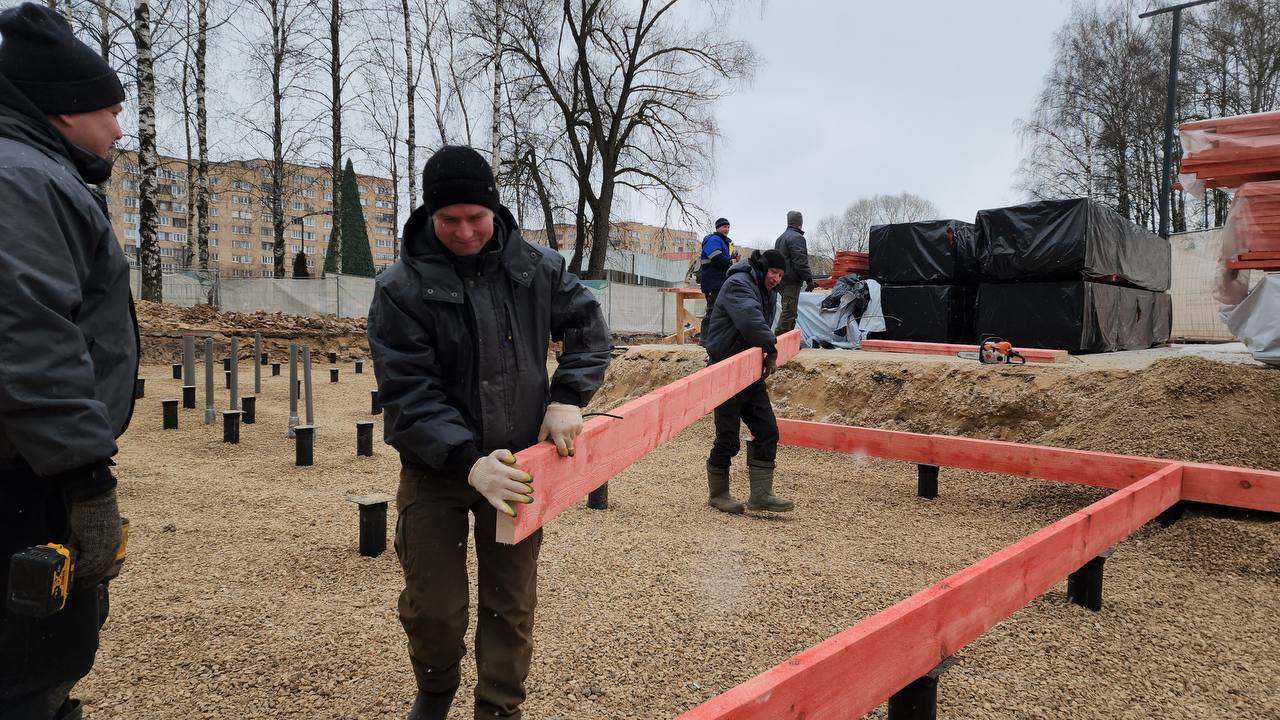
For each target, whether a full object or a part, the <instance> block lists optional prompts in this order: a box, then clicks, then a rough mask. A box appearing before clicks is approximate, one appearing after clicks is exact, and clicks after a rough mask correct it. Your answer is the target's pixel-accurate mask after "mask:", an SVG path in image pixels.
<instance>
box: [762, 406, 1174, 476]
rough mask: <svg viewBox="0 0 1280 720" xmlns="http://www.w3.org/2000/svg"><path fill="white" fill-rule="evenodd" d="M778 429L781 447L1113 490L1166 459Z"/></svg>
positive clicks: (818, 428)
mask: <svg viewBox="0 0 1280 720" xmlns="http://www.w3.org/2000/svg"><path fill="white" fill-rule="evenodd" d="M778 431H779V433H780V434H781V438H780V442H781V443H782V444H783V445H791V446H795V447H807V448H813V449H815V450H830V451H833V452H843V453H851V454H854V455H867V456H869V457H877V458H886V459H889V460H905V461H907V462H913V463H919V464H922V465H939V466H944V467H958V468H965V469H968V470H979V471H983V472H992V473H1000V474H1003V475H1017V476H1019V477H1030V478H1038V479H1040V480H1055V481H1058V482H1069V483H1075V484H1077V485H1092V486H1095V487H1105V488H1113V489H1114V488H1123V487H1126V486H1128V485H1129V484H1131V483H1133V482H1135V481H1137V480H1140V479H1141V478H1144V477H1146V476H1148V475H1150V474H1151V473H1153V472H1155V471H1156V470H1159V469H1160V468H1162V467H1164V466H1166V465H1168V464H1169V463H1170V462H1171V461H1169V460H1158V459H1153V458H1142V457H1130V456H1127V455H1112V454H1109V453H1098V452H1089V451H1087V450H1069V449H1066V448H1056V447H1048V446H1045V445H1023V444H1021V443H1011V442H1001V441H998V440H977V439H974V438H966V437H953V436H949V435H924V434H921V433H909V432H900V431H897V430H879V429H876V428H864V427H855V426H851V425H833V424H830V423H816V422H808V421H805V420H785V419H779V420H778Z"/></svg>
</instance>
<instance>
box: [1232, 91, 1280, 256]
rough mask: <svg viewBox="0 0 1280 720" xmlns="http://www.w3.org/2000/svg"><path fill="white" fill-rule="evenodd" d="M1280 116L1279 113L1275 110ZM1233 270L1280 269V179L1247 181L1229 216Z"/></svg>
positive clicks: (1238, 192)
mask: <svg viewBox="0 0 1280 720" xmlns="http://www.w3.org/2000/svg"><path fill="white" fill-rule="evenodd" d="M1273 114H1276V115H1280V113H1273ZM1227 227H1228V231H1229V233H1230V236H1231V237H1230V238H1228V239H1227V240H1228V242H1230V241H1234V246H1233V247H1229V248H1227V250H1226V254H1227V256H1228V257H1227V267H1228V268H1231V269H1232V270H1280V180H1271V181H1267V182H1251V183H1245V184H1244V185H1243V186H1241V188H1240V189H1239V190H1237V191H1236V197H1235V200H1234V201H1233V203H1232V205H1231V214H1230V216H1229V217H1228V218H1227Z"/></svg>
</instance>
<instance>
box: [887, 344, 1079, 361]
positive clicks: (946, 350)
mask: <svg viewBox="0 0 1280 720" xmlns="http://www.w3.org/2000/svg"><path fill="white" fill-rule="evenodd" d="M862 349H863V350H874V351H876V352H896V353H912V354H915V355H948V356H950V357H955V356H956V353H962V352H978V346H977V345H964V344H958V343H931V342H913V341H907V340H863V341H862ZM1013 349H1014V350H1017V351H1018V352H1019V353H1022V356H1023V357H1025V358H1026V359H1027V361H1028V362H1044V363H1064V362H1070V360H1071V354H1070V353H1068V352H1067V351H1066V350H1047V349H1044V348H1021V347H1016V346H1015V347H1014V348H1013Z"/></svg>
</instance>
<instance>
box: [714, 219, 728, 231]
mask: <svg viewBox="0 0 1280 720" xmlns="http://www.w3.org/2000/svg"><path fill="white" fill-rule="evenodd" d="M728 224H729V220H728V219H727V218H717V219H716V224H715V225H712V227H714V228H715V229H717V230H719V229H720V226H722V225H728Z"/></svg>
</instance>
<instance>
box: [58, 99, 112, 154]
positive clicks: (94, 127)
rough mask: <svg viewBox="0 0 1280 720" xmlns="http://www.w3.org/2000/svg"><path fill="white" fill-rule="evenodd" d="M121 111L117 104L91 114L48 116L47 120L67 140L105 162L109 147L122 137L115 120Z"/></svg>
mask: <svg viewBox="0 0 1280 720" xmlns="http://www.w3.org/2000/svg"><path fill="white" fill-rule="evenodd" d="M122 109H123V108H122V107H121V106H120V104H119V103H117V104H115V105H112V106H111V107H108V108H102V109H101V110H94V111H93V112H84V113H76V114H74V115H50V116H49V120H50V121H51V122H52V123H53V125H54V127H56V128H58V130H60V131H62V134H63V135H66V136H67V139H68V140H70V141H71V142H73V143H75V144H76V145H79V146H80V147H82V148H84V149H85V150H88V151H89V152H91V153H93V154H94V155H97V156H98V157H100V158H102V159H103V160H106V159H107V152H108V151H110V150H111V146H112V145H115V144H116V141H117V140H119V139H120V138H122V137H124V135H123V134H122V133H121V132H120V123H119V122H117V119H116V116H117V115H119V114H120V111H121V110H122Z"/></svg>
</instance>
